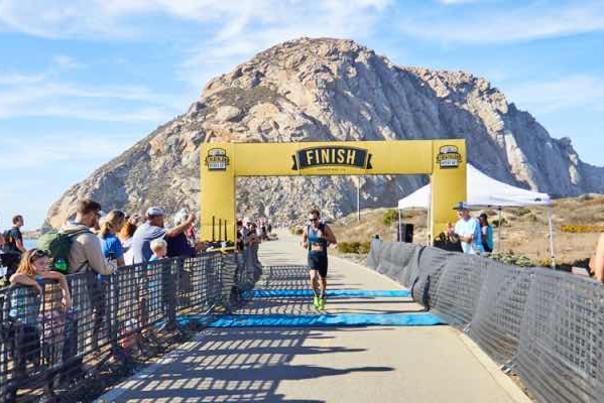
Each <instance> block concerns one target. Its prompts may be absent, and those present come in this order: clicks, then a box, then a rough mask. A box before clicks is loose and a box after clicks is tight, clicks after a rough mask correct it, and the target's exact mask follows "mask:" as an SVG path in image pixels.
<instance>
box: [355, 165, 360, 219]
mask: <svg viewBox="0 0 604 403" xmlns="http://www.w3.org/2000/svg"><path fill="white" fill-rule="evenodd" d="M356 179H357V221H358V222H361V177H360V176H357V177H356Z"/></svg>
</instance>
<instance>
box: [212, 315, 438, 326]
mask: <svg viewBox="0 0 604 403" xmlns="http://www.w3.org/2000/svg"><path fill="white" fill-rule="evenodd" d="M444 324H445V322H444V321H443V320H441V319H440V318H439V317H438V316H436V315H433V314H431V313H401V314H388V315H384V314H334V315H330V314H321V315H226V316H222V317H220V318H218V319H217V320H216V321H214V322H212V323H210V324H209V327H221V328H225V327H343V326H434V325H444Z"/></svg>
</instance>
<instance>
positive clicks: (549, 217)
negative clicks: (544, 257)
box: [547, 205, 556, 270]
mask: <svg viewBox="0 0 604 403" xmlns="http://www.w3.org/2000/svg"><path fill="white" fill-rule="evenodd" d="M547 223H548V226H549V255H550V259H551V265H552V269H554V270H556V252H555V250H554V225H553V223H552V206H551V205H550V206H547Z"/></svg>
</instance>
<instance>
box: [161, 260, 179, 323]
mask: <svg viewBox="0 0 604 403" xmlns="http://www.w3.org/2000/svg"><path fill="white" fill-rule="evenodd" d="M182 262H183V259H182V258H178V259H175V260H172V261H171V262H169V264H164V265H162V277H163V280H164V281H163V283H164V284H163V286H164V287H165V288H164V290H165V291H164V301H163V304H164V306H165V309H166V316H167V326H166V329H167V330H174V329H176V282H175V277H176V275H177V274H176V273H177V272H178V267H179V266H180V265H182Z"/></svg>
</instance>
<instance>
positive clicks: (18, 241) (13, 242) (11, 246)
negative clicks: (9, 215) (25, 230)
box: [2, 215, 26, 279]
mask: <svg viewBox="0 0 604 403" xmlns="http://www.w3.org/2000/svg"><path fill="white" fill-rule="evenodd" d="M12 222H13V226H12V228H11V229H9V230H6V231H4V234H3V238H4V245H3V247H2V250H3V251H4V255H5V256H4V258H3V262H4V263H5V264H6V268H7V270H6V278H7V279H8V278H10V276H12V275H13V274H14V273H15V272H16V271H17V266H19V261H20V260H21V254H22V253H24V252H25V251H26V249H25V246H24V245H23V234H21V227H22V226H23V216H22V215H16V216H14V217H13V220H12Z"/></svg>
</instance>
